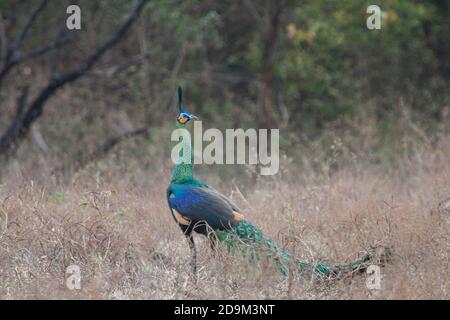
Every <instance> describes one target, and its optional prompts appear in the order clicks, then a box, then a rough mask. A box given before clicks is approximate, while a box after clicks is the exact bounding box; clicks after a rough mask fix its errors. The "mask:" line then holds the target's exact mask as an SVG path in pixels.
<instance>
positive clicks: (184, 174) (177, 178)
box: [170, 122, 194, 183]
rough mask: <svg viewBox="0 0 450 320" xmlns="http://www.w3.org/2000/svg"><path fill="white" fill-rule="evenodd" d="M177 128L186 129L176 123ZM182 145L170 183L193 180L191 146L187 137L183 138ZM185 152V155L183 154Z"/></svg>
mask: <svg viewBox="0 0 450 320" xmlns="http://www.w3.org/2000/svg"><path fill="white" fill-rule="evenodd" d="M177 128H179V129H184V130H186V133H187V129H186V128H185V127H184V126H183V125H181V124H179V123H178V122H177ZM182 139H183V145H182V148H181V149H180V153H179V156H180V157H179V158H180V160H181V161H180V162H179V163H177V164H176V165H175V167H174V168H173V171H172V177H171V179H170V182H171V183H189V182H191V181H193V180H194V177H193V174H192V146H191V141H190V139H188V137H186V136H183V137H182ZM184 152H186V154H184Z"/></svg>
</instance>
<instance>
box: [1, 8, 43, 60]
mask: <svg viewBox="0 0 450 320" xmlns="http://www.w3.org/2000/svg"><path fill="white" fill-rule="evenodd" d="M47 2H48V0H41V2H39V3H38V4H37V5H36V6H35V7H34V9H33V10H32V11H31V14H30V15H29V16H28V18H27V20H26V21H25V23H24V25H23V27H22V29H21V30H20V31H19V33H18V35H17V38H16V41H14V43H13V45H12V46H11V48H10V50H9V51H10V52H9V54H12V55H13V54H15V53H16V51H17V50H19V49H20V47H21V45H22V43H23V41H24V40H25V38H26V36H27V33H28V31H29V30H30V27H31V25H32V24H33V22H34V20H36V18H37V16H38V15H39V14H40V13H41V11H42V10H44V7H45V5H46V4H47Z"/></svg>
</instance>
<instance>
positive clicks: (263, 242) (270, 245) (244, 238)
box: [217, 221, 371, 276]
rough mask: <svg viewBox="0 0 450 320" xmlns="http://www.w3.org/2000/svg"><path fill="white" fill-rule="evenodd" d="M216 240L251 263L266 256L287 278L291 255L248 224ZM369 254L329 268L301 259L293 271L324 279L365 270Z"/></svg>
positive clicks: (243, 223) (241, 223) (238, 226)
mask: <svg viewBox="0 0 450 320" xmlns="http://www.w3.org/2000/svg"><path fill="white" fill-rule="evenodd" d="M217 237H218V240H219V241H220V242H221V243H222V244H223V245H224V246H225V248H226V249H227V250H228V252H229V253H230V254H235V253H236V252H239V253H241V254H243V255H248V259H249V261H250V262H254V261H257V260H259V259H260V258H261V257H264V256H265V257H268V258H270V259H271V260H273V262H274V265H275V268H276V270H277V271H278V272H279V273H280V274H282V275H284V276H287V275H288V273H289V267H290V263H291V255H290V254H289V253H288V252H285V251H283V250H282V249H281V248H280V246H279V245H278V244H276V243H275V242H273V241H272V240H271V239H270V238H268V237H266V236H265V235H264V234H263V233H262V232H261V231H260V230H259V229H257V228H256V227H255V226H253V225H252V224H251V223H249V222H247V221H241V222H239V223H238V224H237V225H236V226H235V227H234V229H233V231H231V232H225V231H223V232H218V233H217ZM370 260H371V256H370V255H366V256H365V257H363V258H362V259H360V260H357V261H354V262H352V263H349V264H345V265H335V266H330V265H328V264H325V263H319V264H311V263H308V262H305V261H302V260H300V259H296V260H295V266H296V269H297V270H296V271H298V272H303V271H313V272H314V273H315V274H318V275H323V276H334V275H338V274H339V273H341V272H343V271H355V270H364V269H366V268H367V266H368V264H369V261H370Z"/></svg>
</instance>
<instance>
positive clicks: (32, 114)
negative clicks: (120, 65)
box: [0, 0, 148, 160]
mask: <svg viewBox="0 0 450 320" xmlns="http://www.w3.org/2000/svg"><path fill="white" fill-rule="evenodd" d="M147 1H148V0H136V2H135V5H134V6H133V8H132V9H131V11H130V13H129V14H128V16H127V18H126V19H125V20H124V22H123V23H122V24H121V25H120V26H119V28H118V29H117V30H116V32H115V33H114V34H113V35H112V36H111V37H110V38H109V39H108V40H107V41H105V43H104V44H103V45H101V46H100V47H99V48H98V49H97V50H95V51H94V52H93V53H91V54H90V55H89V56H88V57H87V58H86V59H85V60H84V61H83V62H81V63H80V64H79V65H78V66H77V67H75V68H73V69H72V70H71V71H69V72H67V73H64V74H61V75H58V76H55V77H53V78H52V79H51V80H50V81H49V83H48V84H47V85H46V86H45V87H44V88H43V89H42V90H41V92H40V93H39V94H38V95H37V97H36V98H35V99H34V100H33V101H32V102H31V103H30V104H29V106H28V107H27V109H26V111H25V113H24V115H23V117H21V119H20V123H18V124H17V123H15V122H14V121H13V123H12V124H11V125H10V127H9V128H8V129H7V130H6V131H5V133H4V134H3V135H2V137H1V138H0V156H3V158H4V159H5V160H7V159H8V158H9V157H11V156H12V155H13V154H14V153H15V151H16V150H17V147H18V145H19V144H20V142H21V141H22V140H23V139H24V138H25V137H26V136H27V135H28V133H29V131H30V127H31V125H32V124H33V123H34V121H36V119H38V118H39V117H40V116H41V115H42V112H43V109H44V105H45V102H46V101H47V100H48V99H49V98H50V97H51V96H52V95H53V94H54V93H55V91H57V90H58V89H60V88H61V87H63V86H64V85H66V84H68V83H71V82H73V81H75V80H77V79H78V78H80V77H81V76H82V75H84V74H85V73H86V71H88V70H89V69H90V68H91V67H92V65H93V64H94V63H95V62H97V61H98V60H99V59H100V58H101V56H102V55H103V54H104V53H105V52H106V51H107V50H108V49H110V48H111V47H113V46H114V45H115V44H116V43H117V42H118V41H119V40H120V39H121V38H122V37H123V35H124V34H125V33H126V31H127V30H128V29H129V27H130V26H131V25H132V23H133V22H134V21H135V20H136V18H137V17H138V16H139V14H140V12H141V11H142V9H143V7H144V4H145V3H146V2H147Z"/></svg>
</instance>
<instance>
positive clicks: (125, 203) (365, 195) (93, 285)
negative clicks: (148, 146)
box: [0, 139, 450, 299]
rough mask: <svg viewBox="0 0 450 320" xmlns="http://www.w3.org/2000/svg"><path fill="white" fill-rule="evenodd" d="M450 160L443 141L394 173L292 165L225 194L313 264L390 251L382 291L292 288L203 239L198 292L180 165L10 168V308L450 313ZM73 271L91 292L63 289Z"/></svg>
mask: <svg viewBox="0 0 450 320" xmlns="http://www.w3.org/2000/svg"><path fill="white" fill-rule="evenodd" d="M449 159H450V145H449V141H448V140H446V139H441V140H440V142H438V143H436V144H434V145H433V146H431V145H427V146H423V147H421V148H416V149H415V151H414V154H410V155H409V156H408V159H406V158H405V159H404V161H403V162H402V165H401V166H400V167H398V168H397V169H392V170H383V169H381V167H378V166H376V165H373V166H370V165H368V166H361V165H358V164H357V162H355V163H354V164H353V165H352V164H351V163H348V164H346V165H343V166H341V167H339V168H338V169H336V170H334V172H333V173H327V174H323V173H322V174H319V173H316V174H312V173H311V172H308V173H307V174H306V172H301V170H300V169H298V168H295V167H294V166H292V165H285V166H284V167H283V168H282V171H283V172H282V173H281V174H280V175H279V176H278V177H277V178H271V179H270V180H260V181H259V182H258V183H257V184H256V185H254V186H252V187H251V188H248V190H246V192H243V193H245V194H246V196H245V198H244V196H243V195H242V193H241V192H240V190H239V189H238V188H237V186H236V185H231V184H228V185H225V184H223V185H222V184H219V185H217V187H218V188H219V189H220V190H221V191H223V192H224V193H225V194H227V195H229V196H231V197H232V198H233V199H234V200H235V201H236V202H237V203H239V204H240V205H241V206H242V207H243V208H244V209H245V210H246V211H247V212H248V217H249V219H250V220H251V221H252V222H253V223H254V224H256V225H257V226H258V227H260V228H261V229H262V230H264V232H265V233H266V234H268V235H270V236H271V237H273V238H274V239H277V241H278V242H279V243H281V244H282V245H283V246H285V247H286V248H287V249H288V250H290V251H291V252H293V254H295V255H297V256H300V257H302V258H304V259H307V260H314V259H321V260H323V261H326V262H329V263H342V262H348V261H350V260H352V259H354V258H356V257H358V255H361V254H362V253H363V252H364V251H365V250H367V249H368V248H369V247H370V246H371V245H379V246H383V247H388V248H390V252H391V257H390V260H389V262H388V263H387V264H386V265H385V266H384V267H382V269H381V273H382V276H383V278H382V288H381V289H380V290H375V291H373V290H372V291H370V290H368V289H367V288H366V285H365V281H366V275H355V276H353V277H343V278H341V279H337V280H330V281H325V282H324V281H317V279H316V280H315V279H313V278H311V277H308V276H298V275H295V274H294V275H291V276H290V277H287V278H284V277H282V276H280V275H278V274H276V273H275V272H274V270H273V269H272V267H270V266H269V265H268V264H267V263H265V262H264V261H262V262H261V263H259V264H256V265H250V264H249V263H248V262H247V261H245V260H244V259H242V258H240V257H230V256H228V255H227V254H225V252H217V253H213V252H211V250H210V249H209V247H208V245H207V243H206V242H205V241H203V239H201V238H200V237H197V240H198V241H197V243H198V244H199V247H200V250H199V252H200V253H199V260H198V267H199V274H198V285H197V286H195V285H194V284H193V282H192V279H191V276H190V267H189V258H190V252H189V248H188V245H187V243H186V242H185V239H184V237H183V236H182V234H181V232H180V230H179V229H178V227H177V226H176V225H175V223H174V222H173V220H172V218H171V216H170V214H169V211H168V208H167V204H166V198H165V189H166V186H167V180H168V177H169V175H170V163H165V164H164V165H163V166H162V167H163V168H164V169H163V170H158V171H153V170H150V169H142V168H138V167H136V168H135V167H134V166H133V165H132V164H129V165H128V166H126V167H122V168H116V167H114V166H113V165H110V161H109V160H108V159H104V160H103V162H102V163H100V164H99V165H98V166H95V167H89V168H87V169H84V170H82V171H80V172H78V173H76V174H74V175H73V176H71V177H70V179H68V181H64V182H60V181H59V182H57V181H56V180H55V179H50V178H48V179H45V178H44V179H36V180H33V179H31V178H25V177H26V176H27V175H26V174H25V173H24V172H26V170H31V167H29V168H27V167H26V165H24V166H21V165H20V164H19V162H13V163H12V164H11V166H10V168H9V170H8V172H7V173H6V174H5V177H4V181H3V183H2V187H1V188H0V244H1V245H0V298H1V299H18V298H25V299H35V298H44V299H55V298H64V299H173V298H175V299H200V298H201V299H255V298H258V299H260V298H262V299H266V298H270V299H368V298H371V299H372V298H373V299H424V298H432V299H449V298H450V272H449V270H450V213H449V208H447V206H448V204H446V203H442V204H441V206H440V207H439V202H440V201H442V200H443V199H446V198H447V197H449V196H450V183H449V182H450V161H449ZM32 163H33V162H30V163H29V166H31V165H32ZM45 174H46V173H45V170H44V173H42V176H45ZM286 176H291V177H292V176H294V177H296V178H295V179H287V178H286V179H284V178H283V177H286ZM202 178H204V179H205V180H206V181H210V182H211V184H214V183H215V181H218V179H212V178H211V179H208V177H207V176H206V177H202ZM215 186H216V185H215ZM446 208H447V209H446ZM72 264H76V265H79V266H80V268H81V273H82V288H81V290H73V291H71V290H68V289H67V288H66V286H65V269H66V267H67V266H69V265H72Z"/></svg>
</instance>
